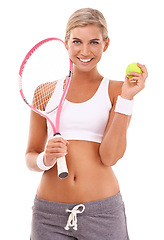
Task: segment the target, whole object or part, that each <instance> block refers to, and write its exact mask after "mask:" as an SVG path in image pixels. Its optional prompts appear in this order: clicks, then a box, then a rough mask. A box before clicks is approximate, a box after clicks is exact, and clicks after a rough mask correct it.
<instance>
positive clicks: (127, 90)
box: [121, 63, 148, 100]
mask: <svg viewBox="0 0 164 240" xmlns="http://www.w3.org/2000/svg"><path fill="white" fill-rule="evenodd" d="M137 65H138V67H140V68H141V70H142V73H136V72H132V73H128V76H133V77H132V78H131V79H129V78H128V77H127V76H126V77H125V81H124V84H123V86H122V92H121V97H122V98H125V99H128V100H132V99H133V97H134V96H135V95H136V94H137V93H139V92H140V91H141V90H142V89H144V88H145V81H146V78H147V77H148V71H147V68H146V67H145V65H142V64H140V63H137Z"/></svg>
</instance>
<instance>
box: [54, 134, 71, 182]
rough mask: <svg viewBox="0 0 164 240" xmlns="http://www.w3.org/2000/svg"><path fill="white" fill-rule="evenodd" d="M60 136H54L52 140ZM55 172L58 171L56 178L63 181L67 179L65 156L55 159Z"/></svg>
mask: <svg viewBox="0 0 164 240" xmlns="http://www.w3.org/2000/svg"><path fill="white" fill-rule="evenodd" d="M59 136H61V134H60V133H56V134H54V136H53V138H57V137H59ZM57 170H58V177H59V178H61V179H63V178H66V177H68V168H67V163H66V159H65V156H63V157H60V158H57Z"/></svg>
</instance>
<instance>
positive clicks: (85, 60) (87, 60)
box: [78, 58, 93, 63]
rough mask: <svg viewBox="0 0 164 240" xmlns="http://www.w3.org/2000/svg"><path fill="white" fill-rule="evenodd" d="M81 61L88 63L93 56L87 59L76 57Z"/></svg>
mask: <svg viewBox="0 0 164 240" xmlns="http://www.w3.org/2000/svg"><path fill="white" fill-rule="evenodd" d="M78 59H79V60H80V61H81V62H83V63H88V62H90V61H91V60H92V59H93V58H88V59H82V58H78Z"/></svg>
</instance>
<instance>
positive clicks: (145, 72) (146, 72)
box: [137, 63, 148, 76]
mask: <svg viewBox="0 0 164 240" xmlns="http://www.w3.org/2000/svg"><path fill="white" fill-rule="evenodd" d="M137 66H138V67H140V68H141V70H142V72H143V74H145V75H146V76H148V71H147V68H146V66H145V65H142V64H140V63H137Z"/></svg>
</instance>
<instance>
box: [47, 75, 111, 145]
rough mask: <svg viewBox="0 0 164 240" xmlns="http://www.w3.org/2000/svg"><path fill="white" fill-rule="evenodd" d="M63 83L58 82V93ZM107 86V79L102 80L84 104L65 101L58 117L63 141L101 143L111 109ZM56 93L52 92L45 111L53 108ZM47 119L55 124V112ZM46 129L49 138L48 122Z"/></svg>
mask: <svg viewBox="0 0 164 240" xmlns="http://www.w3.org/2000/svg"><path fill="white" fill-rule="evenodd" d="M63 83H64V79H63V82H62V81H61V80H60V81H59V82H58V83H57V85H56V88H57V89H56V90H57V91H58V92H60V91H62V88H63ZM108 85H109V79H107V78H103V80H102V81H101V83H100V85H99V88H98V89H97V91H96V93H95V94H94V95H93V97H91V98H90V99H89V100H87V101H85V102H82V103H72V102H69V101H68V100H65V102H64V105H63V108H62V112H61V117H60V133H61V135H62V137H63V138H64V139H66V140H84V141H91V142H97V143H101V141H102V137H103V135H104V132H105V129H106V126H107V123H108V119H109V114H110V110H111V108H112V104H111V102H110V98H109V94H108ZM57 91H54V94H53V95H52V97H51V98H50V100H49V102H48V104H47V106H46V110H49V109H52V108H53V105H54V101H55V99H57V98H56V96H55V93H56V92H57ZM57 101H58V100H57ZM55 105H56V104H55ZM48 117H49V118H50V119H51V121H53V122H55V118H56V111H53V112H51V113H50V114H49V116H48ZM47 129H48V138H50V137H52V135H53V132H52V128H51V125H50V124H49V122H48V121H47Z"/></svg>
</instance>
